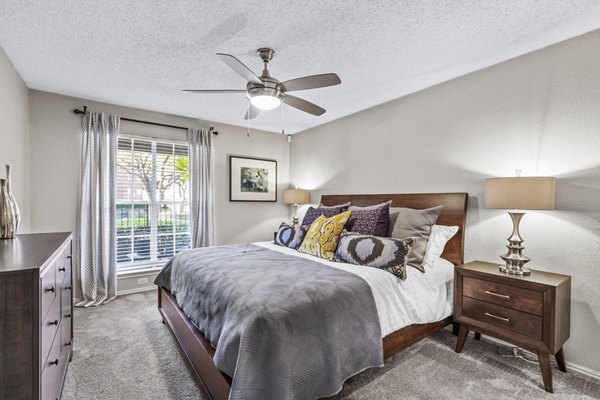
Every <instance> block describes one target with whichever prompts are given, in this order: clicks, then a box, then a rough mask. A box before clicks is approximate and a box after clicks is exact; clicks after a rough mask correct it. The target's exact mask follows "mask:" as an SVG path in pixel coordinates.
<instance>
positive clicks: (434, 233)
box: [423, 225, 458, 267]
mask: <svg viewBox="0 0 600 400" xmlns="http://www.w3.org/2000/svg"><path fill="white" fill-rule="evenodd" d="M456 232H458V226H446V225H433V226H432V227H431V234H430V235H429V240H428V241H427V249H426V250H425V256H424V257H423V266H426V265H428V266H430V267H433V264H434V263H435V262H436V261H437V259H438V258H440V256H441V255H442V253H443V252H444V247H446V243H448V240H450V239H452V236H454V235H456Z"/></svg>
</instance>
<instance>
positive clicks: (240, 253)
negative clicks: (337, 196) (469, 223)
mask: <svg viewBox="0 0 600 400" xmlns="http://www.w3.org/2000/svg"><path fill="white" fill-rule="evenodd" d="M155 283H156V284H157V285H160V286H162V287H164V288H166V289H168V290H170V291H171V292H172V293H173V294H174V295H175V296H176V298H177V303H178V304H179V306H180V307H181V309H182V310H183V312H184V313H185V315H187V316H188V318H190V320H191V321H192V322H193V323H194V324H195V325H196V326H197V327H198V328H199V329H200V330H201V331H202V332H203V333H204V334H205V336H206V338H207V339H208V340H210V342H211V343H212V345H213V346H214V348H215V355H214V362H215V365H216V366H217V368H219V369H220V370H221V371H223V372H225V373H226V374H227V375H229V376H230V377H232V383H231V394H230V396H229V398H230V399H248V400H250V399H260V400H266V399H272V400H281V399H316V398H319V397H325V396H329V395H333V394H335V393H336V392H338V391H339V390H340V389H341V387H342V383H343V382H344V380H346V379H347V378H349V377H351V376H353V375H355V374H357V373H359V372H361V371H363V370H365V369H367V368H370V367H376V366H382V365H383V348H382V341H381V330H380V325H379V317H378V315H377V309H376V306H375V301H374V299H373V295H372V293H371V289H370V287H369V285H368V284H367V283H366V282H365V281H364V280H363V279H362V278H359V277H358V276H356V275H353V274H351V273H349V272H346V271H342V270H338V269H336V268H332V267H329V266H327V265H324V264H321V263H318V262H315V261H312V260H307V259H302V258H300V257H295V256H292V255H288V254H283V253H279V252H276V251H272V250H268V249H266V248H263V247H260V246H256V245H252V244H241V245H232V246H218V247H209V248H202V249H192V250H187V251H184V252H182V253H180V254H178V255H176V256H175V257H174V258H173V259H171V261H169V262H168V263H167V264H166V265H165V267H164V268H163V270H162V271H161V272H160V274H159V275H158V277H157V278H156V280H155Z"/></svg>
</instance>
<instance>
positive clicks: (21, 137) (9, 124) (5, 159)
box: [0, 48, 30, 233]
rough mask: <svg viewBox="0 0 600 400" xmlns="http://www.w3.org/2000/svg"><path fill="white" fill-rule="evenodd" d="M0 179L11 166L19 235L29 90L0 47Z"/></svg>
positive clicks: (26, 212)
mask: <svg viewBox="0 0 600 400" xmlns="http://www.w3.org/2000/svg"><path fill="white" fill-rule="evenodd" d="M0 88H1V89H0V177H2V178H4V177H5V176H4V165H5V164H10V165H11V166H12V183H11V187H12V189H13V192H14V196H15V199H16V200H17V204H18V205H19V209H20V211H21V224H20V226H19V231H18V232H19V233H26V232H28V231H29V230H30V226H29V216H30V208H29V89H27V86H26V85H25V82H23V80H22V79H21V77H20V76H19V73H18V72H17V71H16V70H15V68H14V67H13V65H12V63H11V62H10V60H9V59H8V57H7V56H6V54H5V53H4V50H2V48H0Z"/></svg>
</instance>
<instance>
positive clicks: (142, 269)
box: [117, 264, 164, 276]
mask: <svg viewBox="0 0 600 400" xmlns="http://www.w3.org/2000/svg"><path fill="white" fill-rule="evenodd" d="M163 265H164V264H149V265H136V266H135V267H130V268H124V269H123V270H121V271H117V276H135V275H148V274H152V273H155V272H158V271H160V270H161V269H162V267H163Z"/></svg>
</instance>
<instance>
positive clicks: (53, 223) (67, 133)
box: [30, 90, 289, 293]
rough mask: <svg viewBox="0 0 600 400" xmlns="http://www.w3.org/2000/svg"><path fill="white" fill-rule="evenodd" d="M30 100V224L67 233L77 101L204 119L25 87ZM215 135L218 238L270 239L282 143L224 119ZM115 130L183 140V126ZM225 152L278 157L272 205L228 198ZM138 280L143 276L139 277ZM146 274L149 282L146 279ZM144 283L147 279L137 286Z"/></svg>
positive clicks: (145, 115)
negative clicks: (226, 123)
mask: <svg viewBox="0 0 600 400" xmlns="http://www.w3.org/2000/svg"><path fill="white" fill-rule="evenodd" d="M30 99H31V102H30V103H31V105H30V107H31V113H30V115H31V120H30V121H31V145H30V152H31V216H32V224H31V230H32V231H35V232H50V231H63V230H64V231H73V230H75V226H76V210H77V191H78V182H79V162H80V125H81V116H80V115H75V114H73V109H75V108H81V106H82V105H83V104H85V105H87V106H88V107H89V108H90V109H91V110H94V111H102V112H108V113H116V114H118V115H121V116H123V117H129V118H135V119H142V120H149V121H155V122H161V123H167V124H172V125H180V126H186V127H187V126H189V127H197V128H203V127H208V123H207V122H204V121H199V120H195V119H190V118H185V117H178V116H173V115H167V114H160V113H156V112H150V111H143V110H138V109H132V108H128V107H121V106H116V105H111V104H106V103H100V102H95V101H90V100H83V99H79V98H74V97H68V96H62V95H59V94H53V93H47V92H40V91H36V90H32V91H31V93H30ZM214 126H215V127H216V129H217V130H218V131H219V135H218V136H215V137H214V144H215V199H214V202H215V224H216V227H215V229H216V242H217V244H227V243H240V242H252V241H261V240H269V239H270V238H272V237H273V230H275V229H276V228H277V226H278V225H279V223H280V222H281V220H282V219H283V218H284V217H285V215H287V213H288V207H287V206H286V205H284V204H283V203H282V202H281V192H282V191H283V189H284V188H287V186H288V178H289V173H288V159H289V144H288V142H287V140H286V137H284V136H283V135H274V134H271V133H265V132H258V131H251V135H250V137H247V136H246V130H245V129H242V128H239V127H233V126H230V125H220V124H215V125H214ZM121 132H122V133H129V134H134V135H145V136H153V137H164V138H170V139H174V140H177V139H180V140H183V141H185V140H186V131H183V130H175V129H169V128H162V127H155V126H151V125H144V124H137V123H132V122H127V121H123V122H122V124H121ZM230 154H235V155H246V156H252V157H260V158H269V159H274V160H277V161H278V167H279V168H278V189H279V196H278V199H279V201H278V202H277V203H239V202H230V201H229V175H228V171H227V166H228V165H229V163H228V159H227V156H228V155H230ZM133 278H134V277H130V279H126V278H124V277H123V278H120V280H119V292H120V293H123V292H125V291H133V290H136V289H138V288H139V285H138V284H137V279H138V278H139V276H137V275H136V276H135V279H133ZM142 279H143V277H142ZM151 283H152V280H151V279H150V280H149V284H151ZM142 285H145V286H149V285H147V284H142Z"/></svg>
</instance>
